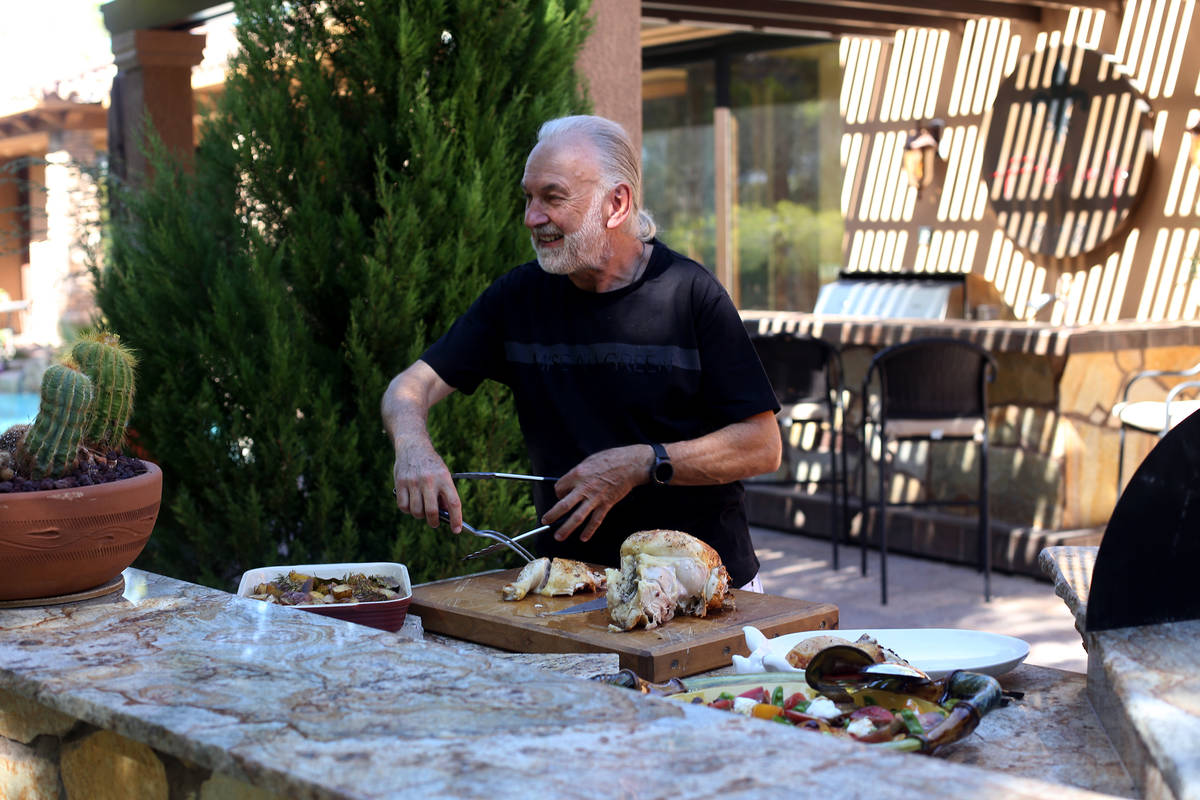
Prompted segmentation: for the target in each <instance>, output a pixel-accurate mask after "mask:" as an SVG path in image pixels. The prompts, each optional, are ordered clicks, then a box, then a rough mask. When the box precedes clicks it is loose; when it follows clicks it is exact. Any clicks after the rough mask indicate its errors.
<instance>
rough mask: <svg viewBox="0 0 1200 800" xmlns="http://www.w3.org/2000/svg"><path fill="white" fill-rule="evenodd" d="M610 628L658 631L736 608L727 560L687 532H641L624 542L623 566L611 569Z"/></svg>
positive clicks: (609, 576)
mask: <svg viewBox="0 0 1200 800" xmlns="http://www.w3.org/2000/svg"><path fill="white" fill-rule="evenodd" d="M606 575H607V577H608V616H609V628H610V629H611V630H617V631H628V630H632V629H633V628H636V627H637V626H638V625H643V624H644V625H645V626H646V628H647V629H650V628H656V627H658V626H659V625H662V624H663V623H664V622H666V621H668V620H670V619H672V618H674V617H675V615H676V614H687V615H691V616H695V617H703V616H706V615H707V614H708V612H709V611H717V610H720V609H725V608H733V596H732V595H731V594H730V587H729V573H728V572H726V570H725V565H724V564H722V563H721V557H720V556H719V555H717V551H716V550H713V549H712V548H711V547H709V546H708V545H707V544H705V543H704V542H702V541H700V540H699V539H697V538H696V537H694V536H690V535H688V534H686V533H683V532H682V531H671V530H653V531H640V532H638V533H635V534H633V535H631V536H630V537H629V538H627V539H626V540H625V541H624V542H623V543H622V544H621V568H620V569H619V570H615V569H609V570H607V571H606Z"/></svg>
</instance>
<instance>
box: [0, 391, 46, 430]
mask: <svg viewBox="0 0 1200 800" xmlns="http://www.w3.org/2000/svg"><path fill="white" fill-rule="evenodd" d="M38 399H39V397H38V393H37V392H13V393H11V394H9V393H0V433H3V432H4V431H6V430H8V429H9V427H10V426H12V425H20V424H21V423H27V422H33V418H34V417H36V416H37V410H38Z"/></svg>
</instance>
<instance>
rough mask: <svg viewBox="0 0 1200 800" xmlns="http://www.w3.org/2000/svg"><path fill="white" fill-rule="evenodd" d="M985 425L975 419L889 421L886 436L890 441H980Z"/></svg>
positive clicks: (983, 422)
mask: <svg viewBox="0 0 1200 800" xmlns="http://www.w3.org/2000/svg"><path fill="white" fill-rule="evenodd" d="M986 427H987V423H986V422H985V421H984V420H982V419H979V418H977V417H955V418H950V419H889V420H888V423H887V436H888V438H890V439H933V440H935V441H936V440H938V439H941V438H942V437H947V436H948V437H953V438H956V439H976V440H982V439H983V433H984V429H985V428H986Z"/></svg>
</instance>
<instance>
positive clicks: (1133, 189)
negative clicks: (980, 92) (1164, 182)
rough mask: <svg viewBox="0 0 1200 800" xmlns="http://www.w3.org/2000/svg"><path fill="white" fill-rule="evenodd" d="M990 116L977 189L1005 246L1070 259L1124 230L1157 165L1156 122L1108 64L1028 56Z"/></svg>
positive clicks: (1080, 55)
mask: <svg viewBox="0 0 1200 800" xmlns="http://www.w3.org/2000/svg"><path fill="white" fill-rule="evenodd" d="M992 109H993V111H992V120H991V125H990V127H989V130H988V133H987V140H986V143H985V145H984V153H983V181H984V184H985V185H986V186H987V190H988V200H989V201H990V202H991V204H992V208H993V209H994V210H995V212H996V214H997V216H998V217H999V221H1000V225H1001V227H1002V228H1003V229H1004V231H1005V233H1006V234H1007V235H1008V236H1009V238H1011V239H1012V240H1013V241H1014V242H1016V243H1017V244H1018V245H1019V246H1020V247H1022V248H1024V249H1026V250H1028V251H1031V252H1034V253H1041V254H1043V255H1048V256H1054V257H1057V258H1066V257H1070V256H1077V255H1080V254H1082V253H1086V252H1089V251H1091V250H1095V249H1096V248H1097V247H1100V246H1101V245H1102V244H1104V243H1105V242H1107V241H1108V240H1109V239H1111V238H1112V237H1113V236H1114V235H1116V234H1117V233H1119V232H1120V231H1121V229H1122V224H1123V223H1124V222H1125V220H1126V219H1127V218H1128V217H1129V214H1130V212H1131V211H1132V210H1133V208H1134V207H1135V206H1136V204H1137V201H1138V199H1139V198H1140V197H1141V195H1142V193H1143V191H1144V188H1145V185H1146V181H1147V178H1148V176H1149V170H1150V166H1151V164H1152V163H1153V148H1154V139H1153V129H1154V118H1153V112H1152V111H1151V108H1150V104H1149V103H1148V102H1147V101H1146V99H1145V98H1144V97H1143V96H1142V94H1141V93H1140V92H1139V91H1138V90H1137V89H1136V88H1135V87H1134V86H1133V85H1132V84H1131V83H1130V82H1129V80H1128V79H1127V78H1126V76H1125V74H1124V73H1123V72H1121V71H1120V70H1119V68H1118V65H1117V62H1116V61H1115V60H1114V59H1112V58H1111V57H1110V56H1107V55H1104V54H1102V53H1099V52H1097V51H1095V50H1089V49H1087V48H1083V47H1078V46H1071V47H1060V48H1052V47H1047V48H1045V49H1044V50H1039V51H1036V52H1034V53H1030V54H1028V55H1026V56H1024V57H1023V58H1021V60H1020V61H1019V62H1018V64H1017V68H1016V69H1015V70H1013V72H1012V74H1011V75H1009V76H1008V78H1006V79H1005V80H1004V81H1003V82H1002V83H1001V84H1000V87H999V89H998V90H997V92H996V101H995V104H994V105H993V107H992Z"/></svg>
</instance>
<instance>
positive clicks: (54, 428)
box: [17, 360, 93, 480]
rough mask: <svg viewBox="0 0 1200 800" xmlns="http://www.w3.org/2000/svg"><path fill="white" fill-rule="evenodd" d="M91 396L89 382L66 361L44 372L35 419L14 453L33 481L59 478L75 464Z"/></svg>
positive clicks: (87, 416) (89, 380)
mask: <svg viewBox="0 0 1200 800" xmlns="http://www.w3.org/2000/svg"><path fill="white" fill-rule="evenodd" d="M92 397H93V390H92V381H91V379H90V378H88V376H87V375H85V374H84V373H83V372H81V371H80V370H79V368H78V366H77V365H75V364H74V363H73V362H71V361H70V360H67V361H65V362H64V363H62V364H54V365H52V366H50V367H48V368H47V369H46V374H45V376H43V378H42V399H41V404H40V405H39V406H38V413H37V417H35V418H34V420H33V425H32V426H31V427H30V428H29V431H28V432H27V433H26V434H25V438H24V439H23V440H22V441H21V445H20V447H19V448H18V450H17V460H18V462H19V463H20V464H21V466H22V468H23V469H24V470H25V471H26V472H28V474H29V475H30V477H32V478H33V479H34V480H37V479H40V478H45V477H51V478H59V477H62V476H63V475H65V474H67V473H68V472H70V471H71V470H73V469H74V468H75V467H76V466H77V465H78V464H79V447H80V445H81V444H83V436H84V432H85V431H86V430H87V422H88V419H89V418H90V411H91V405H92Z"/></svg>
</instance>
